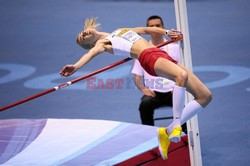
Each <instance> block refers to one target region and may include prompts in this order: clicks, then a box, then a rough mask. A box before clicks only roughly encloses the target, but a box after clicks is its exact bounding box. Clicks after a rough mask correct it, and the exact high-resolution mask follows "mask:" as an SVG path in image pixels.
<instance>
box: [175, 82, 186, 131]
mask: <svg viewBox="0 0 250 166" xmlns="http://www.w3.org/2000/svg"><path fill="white" fill-rule="evenodd" d="M185 90H186V88H185V87H180V86H177V85H175V86H174V90H173V117H174V119H173V127H177V126H181V116H182V111H183V108H184V105H185Z"/></svg>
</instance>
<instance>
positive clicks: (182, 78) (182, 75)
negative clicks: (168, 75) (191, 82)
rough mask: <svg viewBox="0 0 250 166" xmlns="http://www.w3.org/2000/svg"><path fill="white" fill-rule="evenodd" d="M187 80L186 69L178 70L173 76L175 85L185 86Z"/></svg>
mask: <svg viewBox="0 0 250 166" xmlns="http://www.w3.org/2000/svg"><path fill="white" fill-rule="evenodd" d="M187 80H188V72H187V71H186V70H182V71H181V72H179V73H178V74H177V76H176V78H175V82H176V85H178V86H186V83H187Z"/></svg>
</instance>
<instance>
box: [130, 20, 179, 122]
mask: <svg viewBox="0 0 250 166" xmlns="http://www.w3.org/2000/svg"><path fill="white" fill-rule="evenodd" d="M147 26H148V27H160V28H164V23H163V21H162V18H161V17H159V16H156V15H153V16H150V17H149V18H148V19H147ZM164 41H166V39H165V37H164V36H163V35H152V36H151V40H150V42H151V43H152V44H153V45H155V46H156V45H158V44H160V43H163V42H164ZM161 49H162V50H163V51H166V52H167V53H168V54H169V55H170V56H171V57H172V58H173V59H174V60H176V61H177V62H180V47H179V45H178V44H177V43H172V44H168V45H166V46H163V47H161ZM131 73H132V74H134V81H135V85H136V87H137V88H138V89H139V90H140V91H141V92H142V93H143V96H142V98H141V103H140V106H139V111H140V118H141V122H142V124H144V125H151V126H154V110H155V109H156V108H160V107H166V106H171V107H172V106H173V105H172V91H173V86H174V84H175V83H174V82H173V81H171V80H168V79H165V78H162V77H154V76H151V75H149V74H148V73H147V72H146V71H145V70H144V69H143V68H142V67H141V65H140V62H139V61H138V60H135V61H134V66H133V68H132V71H131ZM159 83H160V84H159Z"/></svg>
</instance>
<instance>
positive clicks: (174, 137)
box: [169, 126, 182, 143]
mask: <svg viewBox="0 0 250 166" xmlns="http://www.w3.org/2000/svg"><path fill="white" fill-rule="evenodd" d="M181 132H182V128H181V126H178V127H175V128H174V129H173V131H172V133H171V134H170V135H169V139H170V140H171V141H172V142H175V143H177V142H180V141H181Z"/></svg>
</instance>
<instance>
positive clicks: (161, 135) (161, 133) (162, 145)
mask: <svg viewBox="0 0 250 166" xmlns="http://www.w3.org/2000/svg"><path fill="white" fill-rule="evenodd" d="M157 136H158V141H159V146H158V148H159V151H160V153H161V157H162V159H163V160H166V159H167V158H168V146H169V144H170V140H169V138H168V134H167V133H166V128H165V127H160V128H158V129H157Z"/></svg>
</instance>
